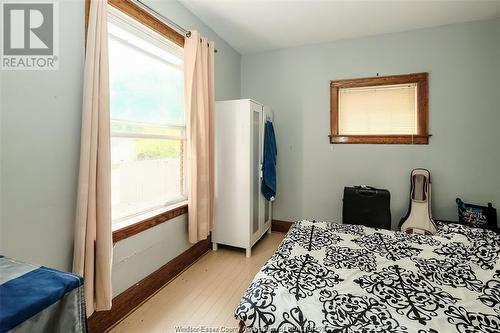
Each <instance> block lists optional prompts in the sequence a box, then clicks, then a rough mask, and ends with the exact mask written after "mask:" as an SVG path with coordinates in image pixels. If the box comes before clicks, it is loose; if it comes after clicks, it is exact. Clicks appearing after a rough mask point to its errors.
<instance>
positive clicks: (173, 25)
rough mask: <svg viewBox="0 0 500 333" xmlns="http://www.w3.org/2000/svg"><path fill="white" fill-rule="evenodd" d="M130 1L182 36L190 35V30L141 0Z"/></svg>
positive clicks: (215, 50)
mask: <svg viewBox="0 0 500 333" xmlns="http://www.w3.org/2000/svg"><path fill="white" fill-rule="evenodd" d="M132 2H133V3H135V4H136V5H137V6H138V7H140V8H141V9H143V10H145V11H146V12H148V13H149V14H151V15H152V16H154V17H155V18H156V19H158V20H160V21H161V22H162V23H165V24H166V25H168V26H169V27H171V28H173V29H174V30H177V32H182V34H183V35H184V36H186V37H187V38H189V37H191V31H189V30H186V29H184V28H183V27H181V26H180V25H178V24H177V23H175V22H174V21H172V20H170V19H168V18H166V17H165V16H163V15H162V14H160V13H158V12H157V11H156V10H154V9H153V8H151V7H149V6H148V5H146V4H145V3H143V2H142V1H139V0H132ZM214 52H215V53H217V49H214Z"/></svg>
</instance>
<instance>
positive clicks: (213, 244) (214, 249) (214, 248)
mask: <svg viewBox="0 0 500 333" xmlns="http://www.w3.org/2000/svg"><path fill="white" fill-rule="evenodd" d="M218 249H219V247H218V246H217V243H216V242H213V243H212V251H217V250H218Z"/></svg>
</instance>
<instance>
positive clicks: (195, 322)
mask: <svg viewBox="0 0 500 333" xmlns="http://www.w3.org/2000/svg"><path fill="white" fill-rule="evenodd" d="M284 237H285V234H283V233H276V232H273V233H271V234H265V235H264V236H263V237H262V239H261V240H260V241H259V242H258V243H257V244H256V245H255V246H254V247H253V249H252V256H251V257H250V258H246V257H245V250H243V249H235V248H229V247H222V246H219V250H218V251H215V252H213V251H210V252H208V253H207V254H205V255H204V256H203V257H201V258H200V259H199V260H198V261H197V262H195V263H194V264H193V265H191V266H190V267H189V268H188V269H186V270H185V271H184V272H182V273H181V274H180V275H179V276H177V277H176V278H175V279H174V280H172V281H171V282H170V283H169V284H167V285H165V286H164V287H163V288H162V289H161V290H160V291H159V292H158V293H156V294H155V295H154V296H152V297H151V298H150V299H149V300H147V301H146V302H145V303H144V304H142V305H141V306H140V307H138V308H137V309H136V310H135V311H134V312H132V313H131V314H130V315H129V316H128V317H126V318H125V319H124V320H122V321H121V322H120V323H118V324H117V325H116V326H115V327H114V328H112V329H111V332H112V333H121V332H127V333H134V332H140V333H149V332H162V333H166V332H168V333H169V332H182V331H181V330H179V329H178V328H179V327H182V328H184V329H185V328H187V327H192V328H200V327H202V326H203V327H205V328H220V327H224V328H235V331H234V332H238V330H237V328H238V321H237V320H236V319H234V317H233V311H234V309H235V308H236V305H237V304H238V302H239V301H240V299H241V296H242V295H243V293H244V291H245V290H246V288H247V287H248V286H249V285H250V282H251V281H252V279H253V277H254V276H255V274H257V272H258V271H259V270H260V269H261V268H262V266H263V265H264V263H265V262H266V261H267V260H268V259H269V258H270V257H271V256H272V254H273V253H274V252H275V251H276V248H277V247H278V245H279V243H280V242H281V240H282V239H283V238H284ZM183 332H187V331H183ZM193 332H194V330H193Z"/></svg>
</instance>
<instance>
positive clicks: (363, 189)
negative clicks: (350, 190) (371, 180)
mask: <svg viewBox="0 0 500 333" xmlns="http://www.w3.org/2000/svg"><path fill="white" fill-rule="evenodd" d="M354 188H355V189H356V190H357V192H358V193H359V194H360V195H363V196H365V197H373V196H375V195H376V194H377V190H378V189H377V188H375V187H373V186H369V185H361V186H354Z"/></svg>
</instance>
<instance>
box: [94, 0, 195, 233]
mask: <svg viewBox="0 0 500 333" xmlns="http://www.w3.org/2000/svg"><path fill="white" fill-rule="evenodd" d="M107 2H108V35H109V36H108V37H109V39H108V46H109V52H108V53H109V70H110V73H109V78H110V80H109V81H110V82H109V83H110V116H111V159H112V161H111V173H112V180H111V183H112V184H111V186H112V188H111V196H112V220H113V241H114V242H117V241H120V240H122V239H125V238H128V237H130V236H133V235H135V234H137V233H139V232H141V231H144V230H146V229H149V228H151V227H153V226H155V225H157V224H160V223H163V222H165V221H168V220H170V219H172V218H174V217H176V216H179V215H182V214H185V213H187V208H188V207H187V200H186V199H187V193H186V188H187V186H186V182H187V177H186V176H187V172H186V171H187V170H186V169H187V164H188V161H187V160H186V158H185V156H186V155H185V152H186V123H185V118H184V105H183V101H184V92H183V91H184V87H183V85H184V83H183V77H184V75H183V46H184V35H183V34H181V33H179V32H177V31H175V30H174V29H173V28H171V27H170V26H168V25H167V24H165V23H164V22H163V21H162V20H160V19H159V18H158V17H157V16H156V15H155V14H154V13H151V12H149V11H148V10H146V9H145V8H142V7H141V6H140V5H139V4H138V3H137V2H135V1H133V0H108V1H107ZM89 8H90V1H89V0H86V20H85V30H87V29H86V28H87V25H88V16H89Z"/></svg>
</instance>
